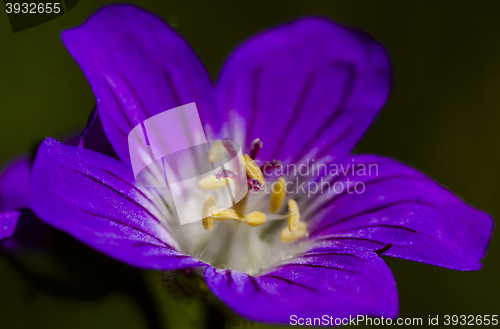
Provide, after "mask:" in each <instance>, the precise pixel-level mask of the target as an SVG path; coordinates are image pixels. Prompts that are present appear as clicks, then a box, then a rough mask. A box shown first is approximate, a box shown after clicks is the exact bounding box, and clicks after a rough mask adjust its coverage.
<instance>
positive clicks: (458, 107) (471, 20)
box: [0, 0, 500, 329]
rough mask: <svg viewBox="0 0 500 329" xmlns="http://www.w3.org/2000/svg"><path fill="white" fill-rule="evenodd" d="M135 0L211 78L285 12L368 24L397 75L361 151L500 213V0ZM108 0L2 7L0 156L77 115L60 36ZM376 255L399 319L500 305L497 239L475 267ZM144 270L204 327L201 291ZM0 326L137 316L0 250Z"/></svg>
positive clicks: (183, 322)
mask: <svg viewBox="0 0 500 329" xmlns="http://www.w3.org/2000/svg"><path fill="white" fill-rule="evenodd" d="M132 2H134V3H137V4H139V5H140V6H142V7H144V8H145V9H148V10H150V11H153V12H155V13H156V14H158V15H159V16H161V17H163V18H164V19H165V20H166V21H168V22H169V23H170V24H171V25H172V26H175V28H176V29H177V30H178V31H179V33H180V34H181V35H183V36H184V37H185V38H186V39H187V40H188V41H189V43H190V44H191V45H192V46H193V47H194V49H195V50H196V51H197V53H198V54H199V56H200V57H201V59H202V60H203V62H204V63H205V65H206V66H207V67H208V70H209V71H210V73H211V74H212V76H213V77H214V79H215V78H216V77H217V75H218V71H219V69H220V67H221V65H222V63H223V62H224V60H225V58H226V57H227V56H228V55H229V53H230V52H231V50H232V49H234V47H235V46H236V45H238V44H239V43H241V42H243V41H244V40H245V39H246V38H248V37H249V36H251V35H252V34H254V33H256V32H258V31H261V30H263V29H265V28H267V27H270V26H273V25H276V24H279V23H281V22H283V21H286V20H289V19H291V18H294V17H300V16H304V15H310V14H314V15H322V16H327V17H330V18H332V19H334V20H336V21H339V22H341V23H344V24H347V25H350V26H353V27H358V28H361V29H363V30H366V31H367V32H369V33H370V34H372V35H374V36H375V37H376V38H377V39H378V40H380V41H381V42H382V43H383V44H385V46H386V47H387V48H388V50H389V53H390V55H391V58H392V63H393V70H394V85H393V90H392V95H391V98H390V100H389V102H388V104H387V105H386V107H385V109H384V110H383V111H382V114H381V115H380V116H379V117H378V119H377V120H376V122H375V124H374V125H373V126H372V127H371V129H370V130H369V132H368V133H367V134H366V136H365V137H364V139H363V140H362V142H361V144H360V145H359V146H358V148H357V149H356V152H369V153H376V154H381V155H385V156H389V157H393V158H396V159H399V160H401V161H403V162H406V163H408V164H410V165H412V166H413V167H415V168H417V169H419V170H421V171H423V172H425V173H426V174H428V175H429V176H431V177H433V178H434V179H436V180H437V181H439V182H440V183H441V184H443V185H444V186H447V187H448V188H449V189H451V190H452V191H453V192H454V193H456V194H458V195H459V196H461V197H462V198H463V199H464V200H465V201H467V202H468V203H470V204H472V205H473V206H475V207H478V208H481V209H484V210H485V211H487V212H489V213H490V214H492V215H493V217H494V218H499V217H500V202H498V195H499V189H498V186H499V185H500V171H499V168H500V153H499V149H498V148H499V146H500V133H499V129H498V127H499V126H500V37H499V36H500V20H499V18H498V17H499V14H500V2H498V1H439V2H431V1H339V0H337V1H327V0H325V1H305V0H303V1H292V0H286V1H256V0H253V1H238V2H236V1H226V2H220V1H210V3H208V2H207V1H203V2H202V1H186V0H183V1H180V0H179V1H177V0H176V1H174V0H166V1H159V0H158V1H132ZM106 3H109V1H91V0H82V1H80V3H79V4H78V5H77V6H76V7H75V8H74V9H73V10H71V11H69V12H68V13H67V14H64V15H63V16H61V17H59V18H57V19H55V20H53V21H50V22H48V23H46V24H43V25H40V26H37V27H34V28H31V29H28V30H25V31H22V32H18V33H15V34H14V33H12V31H11V28H10V26H9V21H8V19H7V15H6V14H4V13H0V100H1V103H0V111H1V117H0V163H5V161H8V160H9V159H11V158H13V157H15V156H16V155H17V154H19V153H21V152H23V151H26V150H29V149H33V147H34V145H35V144H36V143H37V142H40V141H41V140H43V139H44V138H45V137H47V136H56V137H61V136H63V135H64V134H66V133H67V132H68V131H70V130H72V129H78V128H79V127H82V126H83V125H84V124H85V123H86V120H87V117H88V115H89V113H90V111H91V110H92V108H93V106H94V105H95V99H94V96H93V94H92V91H91V89H90V86H89V84H88V83H87V81H86V79H85V77H84V75H83V73H82V72H81V70H80V68H79V67H78V66H77V64H76V62H75V61H74V60H73V59H72V57H71V56H70V55H69V53H68V52H67V51H66V49H65V48H64V46H63V44H62V42H61V40H60V36H59V35H60V32H61V31H62V30H64V29H67V28H70V27H73V26H75V25H78V24H80V23H81V22H83V21H84V20H85V19H86V18H87V17H88V16H89V15H90V14H92V13H93V12H94V11H96V10H97V9H98V8H99V7H100V6H102V5H104V4H106ZM2 10H3V9H2ZM497 184H499V185H497ZM77 257H78V255H74V258H75V261H77V260H78V258H77ZM385 259H386V261H387V263H388V264H389V266H390V267H391V268H392V270H393V273H394V276H395V278H396V281H397V284H398V290H399V296H400V316H401V317H422V318H423V319H424V323H426V322H427V318H428V315H431V316H435V315H440V316H443V315H445V314H450V315H452V314H457V315H461V314H465V315H469V314H472V315H487V314H490V315H491V314H498V313H499V311H500V280H499V278H500V276H499V274H500V262H499V260H500V244H499V242H498V241H497V239H495V237H494V238H493V240H492V243H491V245H490V249H489V251H488V254H487V257H486V258H485V260H484V262H483V263H484V267H483V269H482V270H480V271H478V272H457V271H452V270H447V269H442V268H437V267H434V266H430V265H424V264H418V263H414V262H410V261H404V260H398V259H392V258H388V257H385ZM98 270H99V269H93V270H92V271H98ZM103 270H105V269H103ZM94 274H96V275H99V273H94ZM146 278H147V285H148V286H149V287H150V289H151V291H152V292H153V299H154V300H155V301H156V302H158V303H159V305H160V307H159V308H160V313H161V315H162V317H163V318H164V320H165V321H166V322H168V323H169V324H170V327H172V328H201V327H202V326H203V325H202V324H203V318H204V316H205V314H204V313H203V311H202V308H201V307H200V305H199V303H197V302H195V301H192V302H189V301H188V302H182V303H178V302H177V301H176V300H175V299H174V297H172V295H171V294H169V293H168V292H167V291H166V290H165V288H164V287H163V286H162V284H161V280H160V275H159V274H158V273H155V272H148V273H146ZM237 326H239V327H247V328H265V327H266V326H264V325H260V324H253V323H249V322H242V323H239V324H237ZM0 327H1V328H9V329H10V328H30V327H36V328H50V329H56V328H72V329H76V328H110V327H112V328H118V327H119V328H122V329H125V328H145V324H144V321H143V320H142V318H141V313H140V311H139V310H138V308H137V306H136V305H135V304H134V302H133V300H132V299H131V298H130V297H129V296H128V295H126V294H123V293H110V294H106V295H104V296H103V297H102V298H96V299H92V300H77V299H67V298H63V297H57V296H54V295H52V294H47V293H45V292H44V291H42V290H39V289H36V288H34V287H33V286H32V285H30V284H28V283H27V281H26V280H23V279H21V278H20V277H19V275H17V272H16V271H15V270H14V269H13V267H12V266H11V265H9V263H8V262H7V261H6V260H5V259H4V258H0Z"/></svg>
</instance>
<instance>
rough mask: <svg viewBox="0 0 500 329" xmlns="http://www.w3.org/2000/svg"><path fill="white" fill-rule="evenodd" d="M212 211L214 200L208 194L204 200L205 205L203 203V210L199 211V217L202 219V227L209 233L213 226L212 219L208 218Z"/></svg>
mask: <svg viewBox="0 0 500 329" xmlns="http://www.w3.org/2000/svg"><path fill="white" fill-rule="evenodd" d="M214 210H215V198H214V196H213V195H212V194H209V195H207V198H206V199H205V203H203V209H202V211H201V217H202V218H203V227H204V228H205V229H206V230H209V231H211V230H212V228H213V226H214V218H213V217H210V215H211V214H212V212H213V211H214Z"/></svg>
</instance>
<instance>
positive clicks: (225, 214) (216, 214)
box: [211, 209, 245, 222]
mask: <svg viewBox="0 0 500 329" xmlns="http://www.w3.org/2000/svg"><path fill="white" fill-rule="evenodd" d="M211 217H213V218H215V219H217V220H228V219H232V220H235V221H238V222H243V221H245V216H243V215H242V214H240V213H239V212H237V211H236V210H234V209H215V210H214V211H213V212H212V214H211Z"/></svg>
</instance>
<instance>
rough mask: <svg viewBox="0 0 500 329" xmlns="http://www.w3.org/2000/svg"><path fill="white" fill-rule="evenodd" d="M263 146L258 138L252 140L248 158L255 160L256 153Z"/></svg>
mask: <svg viewBox="0 0 500 329" xmlns="http://www.w3.org/2000/svg"><path fill="white" fill-rule="evenodd" d="M262 146H264V143H262V141H261V140H260V139H259V138H256V139H254V140H253V142H252V145H251V146H250V158H252V160H255V158H257V154H259V151H260V149H261V148H262Z"/></svg>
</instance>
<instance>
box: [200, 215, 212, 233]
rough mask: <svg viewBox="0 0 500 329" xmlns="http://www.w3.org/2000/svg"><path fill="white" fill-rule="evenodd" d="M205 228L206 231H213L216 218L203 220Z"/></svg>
mask: <svg viewBox="0 0 500 329" xmlns="http://www.w3.org/2000/svg"><path fill="white" fill-rule="evenodd" d="M203 227H204V228H205V230H208V231H211V230H212V229H213V228H214V218H213V217H206V218H203Z"/></svg>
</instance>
